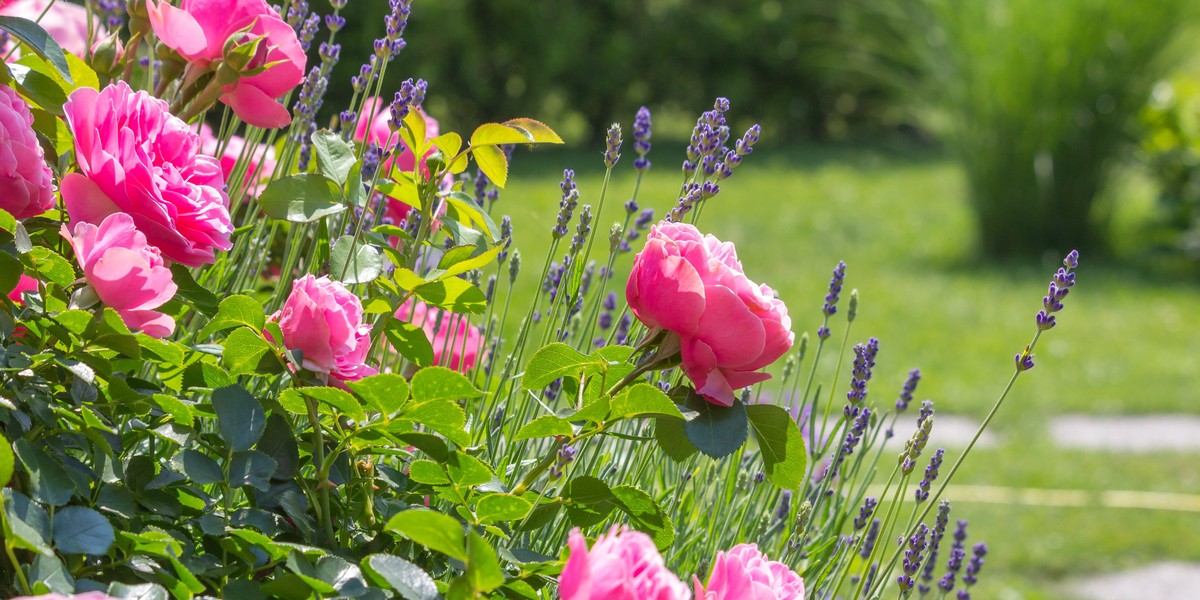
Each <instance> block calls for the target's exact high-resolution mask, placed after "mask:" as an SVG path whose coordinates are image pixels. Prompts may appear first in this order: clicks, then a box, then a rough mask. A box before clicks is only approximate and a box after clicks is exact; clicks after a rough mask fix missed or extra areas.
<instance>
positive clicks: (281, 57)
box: [146, 0, 308, 128]
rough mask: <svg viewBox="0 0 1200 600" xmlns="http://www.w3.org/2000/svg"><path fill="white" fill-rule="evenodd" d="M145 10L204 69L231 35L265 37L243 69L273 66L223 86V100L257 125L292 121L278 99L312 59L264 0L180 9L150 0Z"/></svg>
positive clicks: (167, 41)
mask: <svg viewBox="0 0 1200 600" xmlns="http://www.w3.org/2000/svg"><path fill="white" fill-rule="evenodd" d="M146 10H147V12H148V13H149V15H150V26H151V27H152V28H153V29H154V35H156V36H158V39H159V41H160V42H162V43H163V45H165V46H167V47H168V48H171V49H172V50H175V51H176V52H178V53H179V55H180V56H181V57H183V58H184V60H186V61H187V62H188V63H189V65H191V66H193V67H195V68H198V69H200V70H202V71H203V70H209V69H215V66H214V63H216V62H217V61H220V60H222V59H223V57H224V52H225V46H226V42H227V41H228V40H229V38H230V37H231V36H234V35H235V34H237V35H239V36H242V39H240V40H238V42H237V43H238V44H244V43H248V41H249V40H253V39H259V38H262V40H263V41H262V43H261V45H260V46H259V52H258V56H256V57H254V59H253V60H252V61H251V63H250V64H248V65H246V67H245V69H246V70H251V69H255V68H258V67H261V66H264V65H272V66H270V67H268V68H267V69H266V70H265V71H263V72H261V73H258V74H256V75H249V76H243V77H240V78H239V79H238V80H237V81H235V82H233V83H230V84H228V85H225V86H224V87H222V88H221V102H224V103H225V104H227V105H229V107H230V108H232V109H233V112H234V114H236V115H237V116H238V117H239V118H240V119H241V120H243V121H245V122H247V123H249V124H251V125H254V126H255V127H270V128H273V127H283V126H284V125H287V124H288V123H291V122H292V115H291V113H289V112H288V110H287V108H286V107H284V106H283V105H282V104H280V103H278V102H276V101H275V99H276V98H279V97H280V96H283V95H285V94H287V93H288V92H290V91H292V89H293V88H295V87H296V86H298V85H300V82H301V81H303V80H304V67H305V65H306V64H307V61H308V59H307V57H306V56H305V55H304V50H302V49H301V47H300V40H299V39H298V38H297V37H296V32H295V30H293V29H292V26H291V25H288V24H287V23H286V22H285V21H284V20H283V19H282V18H281V17H280V16H279V14H278V13H276V12H275V11H274V10H272V9H271V7H270V6H268V5H267V3H266V2H265V1H264V0H183V2H182V4H180V6H179V8H175V7H174V6H171V4H170V3H169V2H155V1H154V0H146ZM243 30H245V33H244V34H243ZM272 63H274V64H272Z"/></svg>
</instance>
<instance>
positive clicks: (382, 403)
mask: <svg viewBox="0 0 1200 600" xmlns="http://www.w3.org/2000/svg"><path fill="white" fill-rule="evenodd" d="M346 387H348V388H350V391H352V392H354V393H355V394H358V397H359V398H362V400H363V402H365V403H366V404H367V406H368V407H370V408H371V409H372V410H374V411H376V412H379V413H381V414H383V415H386V416H390V415H392V414H394V413H396V411H398V410H400V408H401V407H403V406H404V404H405V403H406V402H408V387H409V386H408V380H407V379H405V378H403V377H401V376H399V375H396V374H394V373H381V374H379V375H372V376H370V377H364V378H363V379H359V380H358V381H348V382H346Z"/></svg>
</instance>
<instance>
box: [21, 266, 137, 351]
mask: <svg viewBox="0 0 1200 600" xmlns="http://www.w3.org/2000/svg"><path fill="white" fill-rule="evenodd" d="M35 250H36V248H35ZM31 254H32V253H31ZM84 335H85V337H87V338H89V339H91V341H92V343H94V344H96V345H98V346H103V347H105V348H108V349H110V350H116V351H117V352H120V353H121V354H124V355H125V356H128V357H129V358H141V357H142V345H141V344H139V343H138V340H137V338H136V337H134V336H133V333H131V332H130V331H129V328H128V327H126V326H125V321H123V320H122V319H121V315H119V314H117V311H115V310H113V309H111V308H109V307H107V306H106V307H104V308H103V309H101V310H99V311H96V316H95V317H94V318H93V319H92V322H91V323H90V324H89V326H88V330H87V331H86V332H85V334H84Z"/></svg>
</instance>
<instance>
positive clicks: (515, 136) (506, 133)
mask: <svg viewBox="0 0 1200 600" xmlns="http://www.w3.org/2000/svg"><path fill="white" fill-rule="evenodd" d="M532 142H533V136H532V135H530V134H529V132H528V131H525V130H524V129H520V128H516V127H509V126H507V125H503V124H500V123H484V124H483V125H480V126H479V127H476V128H475V131H474V132H473V133H471V145H472V146H500V145H502V144H529V143H532Z"/></svg>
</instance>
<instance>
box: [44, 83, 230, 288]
mask: <svg viewBox="0 0 1200 600" xmlns="http://www.w3.org/2000/svg"><path fill="white" fill-rule="evenodd" d="M63 108H64V110H65V111H66V117H67V123H69V124H70V126H71V131H72V132H74V134H75V158H76V160H77V161H78V162H79V172H78V173H72V174H70V175H67V176H66V177H64V178H63V180H62V184H61V186H60V188H61V189H62V197H63V203H64V204H65V205H66V207H67V213H68V214H69V215H70V216H71V220H72V221H84V222H87V223H99V222H100V221H101V220H102V219H104V217H106V216H108V215H110V214H112V213H115V212H125V213H129V214H130V215H131V216H132V217H133V222H134V223H135V224H136V225H137V228H138V229H139V230H140V231H141V232H142V233H144V234H146V239H147V240H149V242H150V244H152V245H154V246H157V247H158V249H159V250H161V251H162V253H163V256H165V257H166V258H167V259H169V260H173V261H175V262H178V263H183V264H185V265H187V266H189V267H195V266H198V265H202V264H205V263H212V262H214V261H215V260H216V259H215V251H217V250H228V249H230V248H231V247H233V244H232V243H230V241H229V236H230V234H232V233H233V226H232V225H231V224H230V222H229V209H228V204H229V198H228V197H227V196H226V195H225V190H224V188H225V178H224V177H223V176H222V175H221V165H220V163H218V162H217V159H215V158H213V157H211V156H205V155H203V154H200V153H199V150H200V137H199V136H197V135H196V133H195V132H194V131H192V129H191V128H189V127H188V125H187V124H186V123H184V122H183V121H181V120H180V119H178V118H177V117H175V116H173V115H172V114H171V113H169V112H167V103H166V102H163V101H162V100H159V99H157V98H155V97H153V96H151V95H150V94H147V93H146V92H134V91H133V90H131V89H129V86H128V85H126V84H125V82H123V81H118V82H117V83H115V84H113V85H110V86H108V87H106V88H104V90H103V91H99V92H97V91H96V90H93V89H91V88H79V89H77V90H75V91H74V92H71V96H70V97H69V98H68V99H67V103H66V105H64V106H63Z"/></svg>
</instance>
